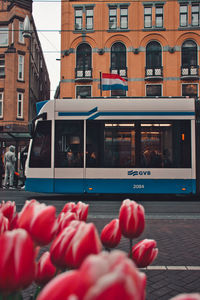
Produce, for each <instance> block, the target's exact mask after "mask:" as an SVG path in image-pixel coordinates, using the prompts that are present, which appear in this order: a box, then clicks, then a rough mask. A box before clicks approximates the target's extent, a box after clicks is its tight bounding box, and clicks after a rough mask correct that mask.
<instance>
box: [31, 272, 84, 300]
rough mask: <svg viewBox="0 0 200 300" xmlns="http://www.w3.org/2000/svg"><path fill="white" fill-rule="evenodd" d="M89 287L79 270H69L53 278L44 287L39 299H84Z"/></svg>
mask: <svg viewBox="0 0 200 300" xmlns="http://www.w3.org/2000/svg"><path fill="white" fill-rule="evenodd" d="M87 288H88V286H87V284H85V282H84V277H83V276H82V274H80V272H79V271H75V270H74V271H69V272H65V273H62V274H60V275H58V276H56V277H55V278H54V279H53V280H51V281H50V282H49V283H48V284H47V285H46V286H45V287H44V288H43V289H42V291H41V292H40V294H39V295H38V297H37V300H49V299H50V300H64V299H66V300H70V299H71V300H73V299H74V300H83V296H84V294H85V292H86V291H87ZM70 296H71V297H70Z"/></svg>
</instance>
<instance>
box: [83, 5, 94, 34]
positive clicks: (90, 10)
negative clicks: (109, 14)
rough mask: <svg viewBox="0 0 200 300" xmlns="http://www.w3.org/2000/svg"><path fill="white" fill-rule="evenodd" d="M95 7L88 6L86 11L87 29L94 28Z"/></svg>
mask: <svg viewBox="0 0 200 300" xmlns="http://www.w3.org/2000/svg"><path fill="white" fill-rule="evenodd" d="M93 14H94V12H93V8H90V7H86V12H85V17H86V22H85V24H86V25H85V26H86V29H87V30H92V29H93Z"/></svg>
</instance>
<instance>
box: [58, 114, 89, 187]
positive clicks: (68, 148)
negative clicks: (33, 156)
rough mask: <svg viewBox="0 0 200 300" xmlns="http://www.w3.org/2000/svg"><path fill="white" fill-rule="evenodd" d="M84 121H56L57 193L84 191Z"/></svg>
mask: <svg viewBox="0 0 200 300" xmlns="http://www.w3.org/2000/svg"><path fill="white" fill-rule="evenodd" d="M83 148H84V146H83V121H82V120H56V121H55V162H54V164H55V169H54V172H55V174H54V192H55V193H83V192H84V168H83V165H84V159H83Z"/></svg>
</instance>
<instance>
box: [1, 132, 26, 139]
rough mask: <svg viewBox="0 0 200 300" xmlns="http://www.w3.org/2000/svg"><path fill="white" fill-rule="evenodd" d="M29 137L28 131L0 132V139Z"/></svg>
mask: <svg viewBox="0 0 200 300" xmlns="http://www.w3.org/2000/svg"><path fill="white" fill-rule="evenodd" d="M30 138H31V136H30V134H29V132H0V139H2V140H13V139H14V140H21V139H30Z"/></svg>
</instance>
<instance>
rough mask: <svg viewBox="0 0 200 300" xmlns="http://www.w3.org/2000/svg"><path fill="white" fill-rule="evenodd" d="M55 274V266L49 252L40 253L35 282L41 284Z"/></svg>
mask: <svg viewBox="0 0 200 300" xmlns="http://www.w3.org/2000/svg"><path fill="white" fill-rule="evenodd" d="M55 274H56V267H55V266H54V265H53V264H52V262H51V260H50V253H49V252H48V251H46V252H44V253H43V254H42V256H41V257H40V259H39V261H38V263H37V265H36V275H35V282H36V283H37V284H38V285H39V286H43V285H45V284H46V283H47V282H49V281H50V280H51V279H52V278H53V277H54V276H55Z"/></svg>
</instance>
